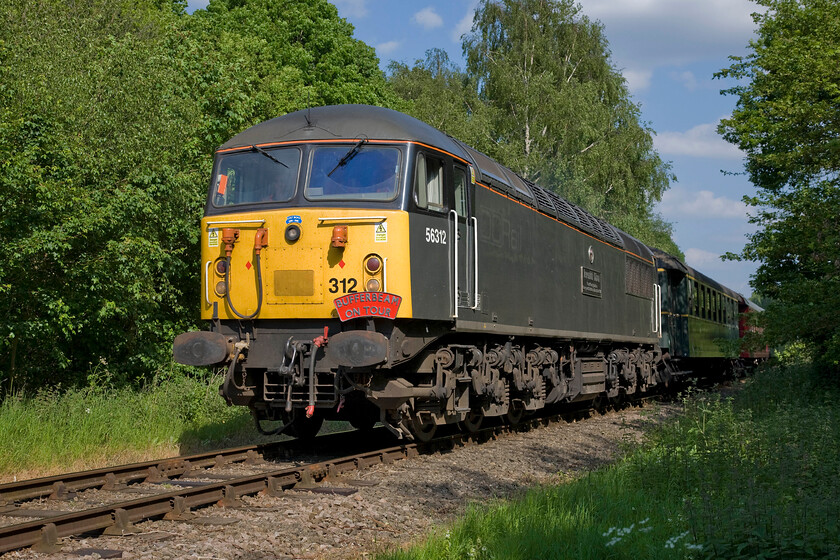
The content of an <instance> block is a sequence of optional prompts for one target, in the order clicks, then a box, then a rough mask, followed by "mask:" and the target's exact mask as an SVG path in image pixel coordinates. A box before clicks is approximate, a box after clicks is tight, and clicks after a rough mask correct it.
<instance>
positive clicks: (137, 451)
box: [0, 374, 257, 482]
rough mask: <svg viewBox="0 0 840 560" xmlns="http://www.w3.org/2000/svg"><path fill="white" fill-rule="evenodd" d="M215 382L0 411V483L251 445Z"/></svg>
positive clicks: (246, 427)
mask: <svg viewBox="0 0 840 560" xmlns="http://www.w3.org/2000/svg"><path fill="white" fill-rule="evenodd" d="M220 382H221V378H220V377H219V376H216V375H212V374H207V375H204V376H196V377H189V376H185V375H174V376H171V377H168V378H157V379H155V380H154V381H153V382H151V383H149V384H148V385H147V386H145V387H143V388H142V389H136V388H114V387H112V386H110V385H108V384H102V385H94V386H91V387H88V388H84V389H67V390H61V388H57V389H45V390H42V391H40V392H39V393H37V394H36V395H34V396H31V397H24V396H20V395H16V396H8V397H6V398H5V399H4V400H3V401H2V403H0V449H2V453H0V481H3V482H8V481H10V480H14V479H18V480H20V479H24V478H32V477H33V476H43V475H47V474H52V473H57V472H67V471H70V470H78V469H83V468H93V467H98V466H104V465H106V464H118V463H121V462H127V461H139V460H143V459H149V458H160V457H166V456H170V455H177V454H179V453H185V452H191V451H196V450H199V449H202V448H210V447H214V446H215V447H219V446H224V445H240V444H245V443H253V440H254V439H256V437H257V432H256V431H255V430H254V429H253V427H252V421H251V418H250V415H249V414H248V411H247V410H246V409H243V408H242V407H227V406H226V405H225V403H224V401H223V400H222V398H221V397H220V396H219V394H218V386H219V384H220Z"/></svg>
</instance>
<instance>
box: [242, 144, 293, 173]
mask: <svg viewBox="0 0 840 560" xmlns="http://www.w3.org/2000/svg"><path fill="white" fill-rule="evenodd" d="M251 149H252V150H256V151H258V152H259V153H261V154H262V155H264V156H265V157H267V158H268V159H270V160H271V161H276V162H277V163H279V164H280V165H282V166H283V167H285V168H286V169H288V168H289V166H288V165H286V164H285V163H283V162H282V161H280V160H279V159H277V158H276V157H274V156H273V155H271V154H269V153H268V152H266V151H265V150H263V149H262V148H260V147H259V146H256V145H254V146H251Z"/></svg>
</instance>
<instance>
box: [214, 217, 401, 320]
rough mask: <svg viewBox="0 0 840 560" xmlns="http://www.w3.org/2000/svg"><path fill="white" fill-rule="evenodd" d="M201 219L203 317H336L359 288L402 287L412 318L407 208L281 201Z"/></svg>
mask: <svg viewBox="0 0 840 560" xmlns="http://www.w3.org/2000/svg"><path fill="white" fill-rule="evenodd" d="M203 226H204V227H203V230H204V238H203V241H202V257H203V261H204V262H205V263H206V265H205V267H204V270H203V272H204V284H205V289H204V295H205V297H204V305H203V306H202V318H204V319H213V318H214V313H216V315H215V317H217V318H219V319H237V318H241V317H240V316H239V315H243V316H249V315H254V314H256V315H255V316H256V317H258V318H260V319H325V320H329V319H339V318H340V316H339V313H338V311H337V309H336V304H335V300H337V299H338V298H341V297H343V296H346V295H351V294H356V293H364V292H377V293H383V292H390V293H394V294H400V296H401V297H402V298H403V303H402V305H401V306H400V308H399V317H410V313H411V297H410V296H411V284H410V275H409V272H410V266H409V255H410V251H409V246H408V234H407V231H408V227H409V225H408V214H407V213H406V212H402V211H395V210H385V211H377V212H372V211H369V210H350V209H344V208H342V209H336V208H283V209H281V210H271V211H268V210H266V211H262V212H259V213H247V214H246V213H242V214H230V215H225V216H224V217H223V218H221V217H207V218H205V219H204V221H203ZM234 226H235V227H234ZM272 230H273V231H278V232H279V231H282V232H283V235H282V236H279V235H277V236H274V235H271V231H272ZM383 231H384V232H385V234H384V235H383V233H382V232H383ZM252 236H253V239H254V244H253V245H251V244H250V243H245V242H243V240H244V239H247V238H251V237H252ZM269 239H272V240H275V241H272V242H269ZM257 267H259V269H257ZM258 277H260V278H258ZM261 293H262V300H261V299H260V295H261ZM214 310H215V311H214ZM237 313H238V314H239V315H237Z"/></svg>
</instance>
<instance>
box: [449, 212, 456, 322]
mask: <svg viewBox="0 0 840 560" xmlns="http://www.w3.org/2000/svg"><path fill="white" fill-rule="evenodd" d="M453 215H454V217H453V220H452V224H453V225H452V235H450V237H449V238H450V239H452V246H453V247H454V248H455V259H454V260H455V281H454V282H453V283H452V284H453V292H454V294H455V295H454V298H453V303H454V306H453V307H454V309H455V311H454V313H453V314H452V317H453V318H455V319H457V318H458V212H456V211H455V210H450V211H449V216H453Z"/></svg>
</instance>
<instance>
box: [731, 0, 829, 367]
mask: <svg viewBox="0 0 840 560" xmlns="http://www.w3.org/2000/svg"><path fill="white" fill-rule="evenodd" d="M756 1H757V4H759V5H760V6H763V7H765V8H767V10H766V12H764V13H757V14H754V16H753V18H754V20H755V22H756V23H757V24H758V26H759V27H758V37H757V38H756V39H755V40H753V41H751V42H750V45H749V46H750V49H751V51H752V52H751V53H750V54H749V55H748V56H746V57H732V65H731V66H730V67H729V68H726V69H724V70H722V71H721V72H719V73H718V76H721V77H734V78H738V79H740V80H742V81H744V83H742V84H740V85H738V86H735V87H733V88H730V89H728V90H726V91H724V93H726V94H730V95H735V96H737V98H738V102H737V107H736V109H735V111H734V112H733V113H732V116H731V117H730V118H729V119H725V120H724V121H722V123H721V125H720V129H719V130H720V132H721V133H722V134H723V135H724V138H726V139H727V140H728V141H730V142H732V143H733V144H736V145H737V146H738V147H739V148H741V149H742V150H744V152H745V153H746V155H747V158H746V170H747V173H748V174H749V177H750V180H751V181H752V182H753V183H754V184H755V185H756V187H757V188H758V195H757V196H755V197H750V198H746V199H745V202H748V203H749V204H752V205H754V206H756V207H757V208H758V209H757V211H756V214H755V216H753V217H752V219H751V221H752V223H754V224H756V225H758V226H759V227H760V228H761V229H759V231H758V232H756V233H755V234H753V235H751V236H750V237H749V242H748V243H747V245H746V247H745V248H744V250H743V251H742V252H741V254H740V255H732V256H731V257H733V258H742V259H747V260H755V261H758V262H759V263H760V265H759V268H758V272H757V273H756V276H755V279H754V282H753V284H754V287H755V288H756V289H758V290H760V291H761V292H762V293H763V294H764V295H766V296H768V297H769V298H771V300H772V302H771V303H770V304H768V305H767V320H766V326H765V334H766V335H767V337H768V339H769V341H770V343H771V344H773V345H784V344H790V343H797V342H801V343H803V344H805V345H807V346H808V347H810V349H811V350H812V352H813V353H814V354H815V355H816V356H818V357H819V359H821V360H822V361H823V363H824V364H826V365H828V366H830V367H832V368H834V369H835V370H838V369H840V362H838V358H837V356H838V355H840V228H839V227H838V222H837V216H838V215H840V194H839V193H840V191H838V187H840V175H839V174H838V173H839V172H840V140H838V138H840V119H838V118H837V116H838V113H840V70H838V66H837V56H838V54H840V6H838V5H837V3H836V2H830V1H826V0H756ZM803 319H806V320H803Z"/></svg>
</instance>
